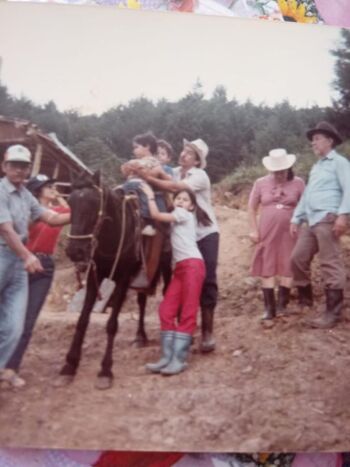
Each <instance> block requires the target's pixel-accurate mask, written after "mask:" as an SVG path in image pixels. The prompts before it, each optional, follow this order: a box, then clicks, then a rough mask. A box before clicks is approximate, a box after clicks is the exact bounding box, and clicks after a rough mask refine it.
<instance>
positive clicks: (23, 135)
mask: <svg viewBox="0 0 350 467" xmlns="http://www.w3.org/2000/svg"><path fill="white" fill-rule="evenodd" d="M12 144H22V145H23V146H26V147H27V148H28V149H29V150H30V152H31V153H32V161H33V164H32V172H31V176H35V175H37V174H38V173H42V174H46V175H47V176H49V177H51V178H55V179H56V180H57V182H58V185H60V186H61V187H62V188H63V190H62V191H65V192H66V191H67V188H68V187H69V186H70V183H71V179H72V175H74V174H78V173H82V172H85V173H89V174H91V173H92V172H91V170H90V169H89V168H88V167H87V166H86V165H85V164H84V163H83V162H82V161H81V160H80V159H79V158H78V157H77V156H75V155H74V154H73V153H72V151H71V150H70V149H69V148H67V147H66V146H64V145H63V143H61V142H60V141H59V139H58V138H57V136H56V135H55V133H49V134H47V133H45V132H43V131H42V130H40V128H38V127H37V125H35V124H33V123H31V122H29V121H26V120H20V119H13V118H8V117H4V116H1V115H0V161H1V162H2V160H3V157H4V153H5V151H6V149H7V148H8V147H9V146H11V145H12ZM0 174H1V176H2V175H3V173H2V171H1V167H0Z"/></svg>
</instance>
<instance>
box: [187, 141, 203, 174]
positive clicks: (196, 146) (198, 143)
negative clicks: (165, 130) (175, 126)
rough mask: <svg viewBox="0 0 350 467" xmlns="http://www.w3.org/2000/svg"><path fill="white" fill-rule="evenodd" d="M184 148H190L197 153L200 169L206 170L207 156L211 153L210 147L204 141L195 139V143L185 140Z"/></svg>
mask: <svg viewBox="0 0 350 467" xmlns="http://www.w3.org/2000/svg"><path fill="white" fill-rule="evenodd" d="M183 144H184V146H190V148H192V149H193V150H194V151H195V153H196V154H197V155H198V157H199V160H200V164H199V168H200V169H205V168H206V166H207V156H208V152H209V148H208V145H207V143H206V142H205V141H203V140H202V139H195V140H194V141H187V139H184V140H183Z"/></svg>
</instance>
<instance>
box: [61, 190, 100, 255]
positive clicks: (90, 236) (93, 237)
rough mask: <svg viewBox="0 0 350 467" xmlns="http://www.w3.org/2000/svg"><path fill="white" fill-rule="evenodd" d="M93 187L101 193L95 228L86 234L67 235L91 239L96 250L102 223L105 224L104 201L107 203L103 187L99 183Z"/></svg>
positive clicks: (74, 238) (74, 237) (73, 238)
mask: <svg viewBox="0 0 350 467" xmlns="http://www.w3.org/2000/svg"><path fill="white" fill-rule="evenodd" d="M93 188H95V189H96V190H97V191H98V192H99V194H100V206H99V210H98V213H97V220H96V223H95V225H94V228H93V229H92V232H91V233H90V234H85V235H72V234H71V233H70V232H69V233H68V235H67V237H68V238H69V239H72V240H88V239H91V242H92V245H93V250H94V251H95V249H96V247H97V236H98V234H99V232H100V230H101V227H102V224H103V221H104V216H103V214H104V203H105V200H104V196H103V195H104V193H103V189H102V188H100V187H99V186H97V185H93Z"/></svg>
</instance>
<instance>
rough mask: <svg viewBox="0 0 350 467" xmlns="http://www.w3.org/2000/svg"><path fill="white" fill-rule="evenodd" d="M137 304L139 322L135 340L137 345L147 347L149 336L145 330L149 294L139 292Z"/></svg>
mask: <svg viewBox="0 0 350 467" xmlns="http://www.w3.org/2000/svg"><path fill="white" fill-rule="evenodd" d="M137 304H138V306H139V322H138V327H137V332H136V338H135V341H134V342H135V344H136V346H137V347H146V345H147V342H148V338H147V334H146V331H145V313H146V305H147V295H146V294H145V293H143V292H138V293H137Z"/></svg>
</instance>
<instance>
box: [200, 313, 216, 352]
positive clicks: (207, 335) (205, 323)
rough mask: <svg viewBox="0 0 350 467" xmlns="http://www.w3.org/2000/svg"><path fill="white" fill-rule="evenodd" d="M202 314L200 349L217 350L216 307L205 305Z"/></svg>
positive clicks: (203, 350)
mask: <svg viewBox="0 0 350 467" xmlns="http://www.w3.org/2000/svg"><path fill="white" fill-rule="evenodd" d="M201 314H202V342H201V347H200V350H201V352H202V353H208V352H212V351H213V350H215V345H216V343H215V339H214V336H213V321H214V307H203V308H202V309H201Z"/></svg>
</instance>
